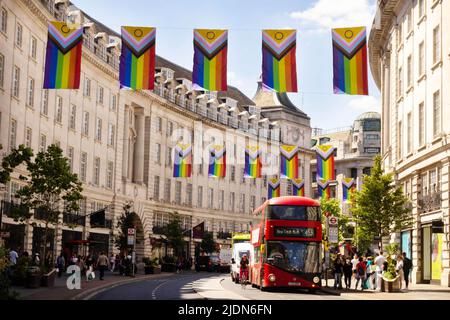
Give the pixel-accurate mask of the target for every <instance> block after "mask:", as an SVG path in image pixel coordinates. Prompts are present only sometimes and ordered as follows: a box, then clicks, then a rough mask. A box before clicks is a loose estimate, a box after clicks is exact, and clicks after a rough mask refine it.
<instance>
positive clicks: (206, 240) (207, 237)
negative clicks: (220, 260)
mask: <svg viewBox="0 0 450 320" xmlns="http://www.w3.org/2000/svg"><path fill="white" fill-rule="evenodd" d="M200 248H201V249H202V251H204V252H206V253H212V252H214V250H216V242H215V241H214V238H213V234H212V233H211V232H205V234H204V236H203V239H202V242H201V244H200Z"/></svg>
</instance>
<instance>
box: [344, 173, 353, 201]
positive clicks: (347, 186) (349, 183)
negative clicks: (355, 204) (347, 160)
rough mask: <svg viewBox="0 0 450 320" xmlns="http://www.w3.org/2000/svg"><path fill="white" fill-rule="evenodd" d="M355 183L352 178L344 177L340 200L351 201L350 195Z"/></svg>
mask: <svg viewBox="0 0 450 320" xmlns="http://www.w3.org/2000/svg"><path fill="white" fill-rule="evenodd" d="M355 189H356V184H355V179H353V178H344V179H343V180H342V200H343V201H344V202H349V201H351V195H352V193H353V192H355Z"/></svg>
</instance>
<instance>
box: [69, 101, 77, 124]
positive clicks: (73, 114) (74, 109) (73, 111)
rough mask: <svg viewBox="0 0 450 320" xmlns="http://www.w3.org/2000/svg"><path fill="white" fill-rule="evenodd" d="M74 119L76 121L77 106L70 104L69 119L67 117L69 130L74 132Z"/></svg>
mask: <svg viewBox="0 0 450 320" xmlns="http://www.w3.org/2000/svg"><path fill="white" fill-rule="evenodd" d="M76 119H77V106H76V105H74V104H72V105H71V106H70V117H69V128H70V129H72V130H75V125H76Z"/></svg>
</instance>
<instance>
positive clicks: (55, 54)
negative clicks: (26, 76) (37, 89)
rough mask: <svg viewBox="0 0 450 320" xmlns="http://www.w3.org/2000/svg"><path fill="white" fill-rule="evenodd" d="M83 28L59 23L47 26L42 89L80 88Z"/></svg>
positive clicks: (55, 22)
mask: <svg viewBox="0 0 450 320" xmlns="http://www.w3.org/2000/svg"><path fill="white" fill-rule="evenodd" d="M82 47H83V28H70V26H69V25H67V23H65V22H61V21H51V22H49V24H48V40H47V51H46V55H45V69H44V89H78V88H79V87H80V70H81V50H82Z"/></svg>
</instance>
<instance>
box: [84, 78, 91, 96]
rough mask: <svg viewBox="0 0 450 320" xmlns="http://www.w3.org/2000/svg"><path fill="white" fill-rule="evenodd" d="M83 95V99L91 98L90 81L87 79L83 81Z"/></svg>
mask: <svg viewBox="0 0 450 320" xmlns="http://www.w3.org/2000/svg"><path fill="white" fill-rule="evenodd" d="M83 94H84V96H85V97H90V96H91V80H90V79H89V78H85V79H84V90H83Z"/></svg>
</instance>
